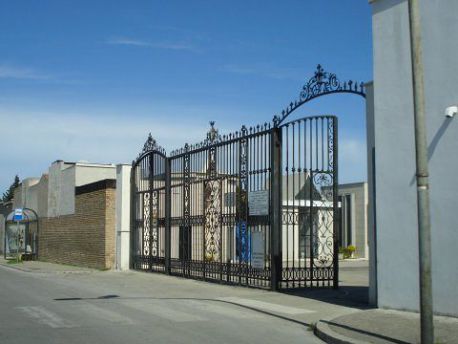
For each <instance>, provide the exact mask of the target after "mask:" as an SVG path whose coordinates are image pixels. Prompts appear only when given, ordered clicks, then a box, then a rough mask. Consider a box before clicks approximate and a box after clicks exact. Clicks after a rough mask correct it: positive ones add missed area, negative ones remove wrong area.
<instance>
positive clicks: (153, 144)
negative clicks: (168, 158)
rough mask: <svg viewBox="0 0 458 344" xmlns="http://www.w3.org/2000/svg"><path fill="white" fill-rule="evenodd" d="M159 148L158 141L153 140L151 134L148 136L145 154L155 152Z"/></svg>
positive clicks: (144, 148)
mask: <svg viewBox="0 0 458 344" xmlns="http://www.w3.org/2000/svg"><path fill="white" fill-rule="evenodd" d="M156 147H157V143H156V140H155V139H153V136H152V135H151V133H149V134H148V139H147V140H146V142H145V144H144V145H143V153H145V152H149V151H152V150H154V149H155V148H156Z"/></svg>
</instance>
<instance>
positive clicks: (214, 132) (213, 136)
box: [207, 121, 220, 144]
mask: <svg viewBox="0 0 458 344" xmlns="http://www.w3.org/2000/svg"><path fill="white" fill-rule="evenodd" d="M219 139H220V136H219V135H218V129H216V128H215V121H210V130H209V131H208V133H207V141H208V142H209V143H210V144H212V143H215V142H216V141H217V140H219Z"/></svg>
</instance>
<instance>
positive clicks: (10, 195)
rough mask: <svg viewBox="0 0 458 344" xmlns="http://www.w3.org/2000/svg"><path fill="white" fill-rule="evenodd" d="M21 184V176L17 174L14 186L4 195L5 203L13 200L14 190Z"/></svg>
mask: <svg viewBox="0 0 458 344" xmlns="http://www.w3.org/2000/svg"><path fill="white" fill-rule="evenodd" d="M19 183H20V180H19V176H18V175H17V174H16V176H15V177H14V182H13V184H11V185H10V187H9V188H8V190H6V192H4V193H3V197H2V201H3V202H9V201H11V200H12V199H13V197H14V189H16V188H17V187H18V186H19Z"/></svg>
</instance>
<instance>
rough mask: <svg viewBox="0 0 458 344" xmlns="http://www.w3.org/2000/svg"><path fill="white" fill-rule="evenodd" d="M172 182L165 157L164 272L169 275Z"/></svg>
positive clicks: (169, 161)
mask: <svg viewBox="0 0 458 344" xmlns="http://www.w3.org/2000/svg"><path fill="white" fill-rule="evenodd" d="M171 216H172V182H171V160H170V158H165V273H166V274H167V275H170V271H171V268H170V258H171V241H172V240H171V236H172V225H171Z"/></svg>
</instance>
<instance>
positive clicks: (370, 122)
mask: <svg viewBox="0 0 458 344" xmlns="http://www.w3.org/2000/svg"><path fill="white" fill-rule="evenodd" d="M365 88H366V135H367V138H366V141H367V187H368V196H369V199H368V209H367V237H368V242H369V248H368V252H366V257H367V256H369V304H371V305H373V306H377V247H376V245H377V223H376V204H375V201H376V198H375V192H376V185H375V154H376V151H375V128H374V84H373V83H372V82H369V83H367V84H366V85H365Z"/></svg>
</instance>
